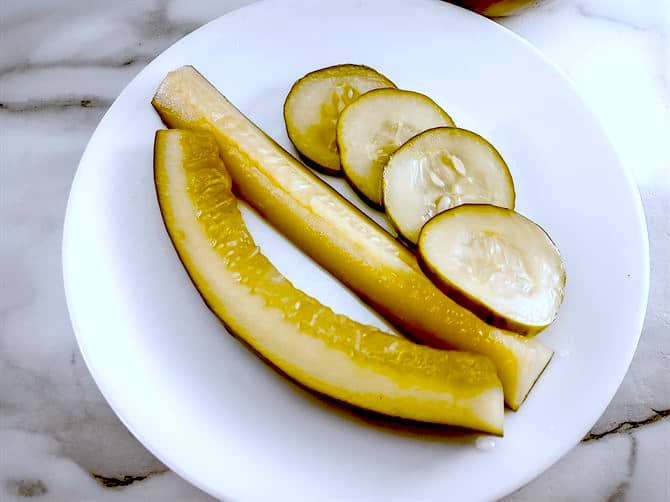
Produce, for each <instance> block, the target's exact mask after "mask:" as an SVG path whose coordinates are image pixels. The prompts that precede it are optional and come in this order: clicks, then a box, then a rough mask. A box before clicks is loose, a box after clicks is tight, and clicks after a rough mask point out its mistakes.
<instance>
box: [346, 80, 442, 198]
mask: <svg viewBox="0 0 670 502" xmlns="http://www.w3.org/2000/svg"><path fill="white" fill-rule="evenodd" d="M453 125H454V122H453V121H452V120H451V117H449V115H447V112H445V111H444V110H443V109H442V108H440V107H439V106H438V105H437V104H436V103H435V102H434V101H433V100H432V99H430V98H429V97H427V96H424V95H423V94H419V93H418V92H412V91H402V90H400V89H378V90H375V91H370V92H368V93H366V94H364V95H363V96H361V97H360V98H358V99H357V100H356V101H354V102H353V103H352V104H350V105H349V106H347V107H346V108H345V109H344V110H343V111H342V113H341V114H340V119H339V120H338V122H337V146H338V149H339V151H340V161H341V163H342V170H343V172H344V175H345V176H346V177H347V179H348V180H349V182H350V183H351V185H352V187H353V188H354V189H355V190H356V191H357V192H358V193H359V195H360V196H361V198H363V199H364V200H365V201H366V202H367V203H368V204H370V205H371V206H372V207H375V208H377V209H379V208H381V207H382V172H383V169H384V166H385V165H386V162H387V161H388V159H389V156H390V155H391V154H392V153H393V152H395V151H396V149H397V148H398V147H399V146H400V145H402V144H403V143H404V142H405V141H407V140H408V139H410V138H411V137H412V136H415V135H416V134H418V133H420V132H422V131H425V130H426V129H431V128H433V127H439V126H453Z"/></svg>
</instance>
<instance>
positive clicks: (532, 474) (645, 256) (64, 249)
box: [61, 0, 651, 500]
mask: <svg viewBox="0 0 670 502" xmlns="http://www.w3.org/2000/svg"><path fill="white" fill-rule="evenodd" d="M367 1H376V0H367ZM422 1H423V2H424V3H426V4H428V3H432V4H440V5H441V6H442V7H443V8H445V9H456V10H458V11H462V12H463V13H465V14H466V15H469V16H474V17H477V18H480V21H483V22H484V23H487V24H488V25H489V26H492V29H497V30H498V31H500V32H501V33H503V34H504V35H505V36H508V37H511V38H513V39H515V40H516V42H517V43H520V44H521V45H523V46H524V47H525V49H527V50H530V51H531V52H532V53H534V55H535V56H536V57H537V58H538V59H539V60H541V61H542V62H543V63H544V64H545V65H546V66H548V67H549V68H550V69H551V70H552V71H554V72H555V73H556V75H557V77H559V78H560V79H561V80H562V81H563V83H564V84H566V85H567V87H568V88H569V89H570V91H571V93H572V94H573V95H574V97H575V98H576V99H577V101H578V102H579V103H580V105H581V106H582V107H583V108H584V110H585V111H586V112H587V113H588V115H589V116H590V117H591V118H592V119H593V121H594V125H595V127H596V128H597V131H598V133H599V134H600V135H601V137H602V139H603V141H604V142H605V143H606V145H607V146H608V147H609V148H610V150H611V152H612V153H613V155H614V156H615V158H616V159H617V163H618V168H620V170H621V172H622V173H623V175H624V178H625V181H626V185H627V188H628V191H629V193H630V194H631V196H632V201H631V202H632V203H633V205H634V209H635V218H634V219H635V220H636V221H637V225H638V228H639V229H640V232H641V242H640V243H639V244H641V252H642V253H641V258H642V262H641V263H639V266H640V268H641V270H642V272H643V274H642V277H641V298H640V300H639V303H638V304H637V305H636V310H637V312H636V315H635V316H632V317H634V318H635V323H634V324H635V325H636V326H637V328H636V330H635V333H634V343H633V344H632V345H633V350H632V351H630V353H629V354H628V355H627V357H626V360H625V361H621V362H622V363H623V362H625V365H623V364H622V365H621V368H622V370H621V374H620V375H617V377H616V379H612V381H613V382H614V381H616V382H617V383H616V386H614V385H613V386H612V390H611V392H610V393H609V395H608V396H606V397H607V399H606V401H605V403H606V404H605V405H604V407H603V408H602V409H601V410H600V411H598V412H597V414H596V413H591V414H590V415H591V417H590V418H589V420H588V423H590V425H588V426H587V427H585V428H584V430H580V431H578V432H576V433H575V434H574V435H573V437H574V439H573V441H571V442H569V443H568V442H566V444H565V445H564V446H563V447H561V448H559V449H558V451H557V453H556V454H555V455H552V456H551V457H550V459H549V461H548V463H547V464H546V465H541V466H537V465H535V466H533V467H532V468H528V469H527V470H526V475H525V476H519V477H518V478H516V479H514V481H513V482H506V483H499V484H498V487H497V489H494V490H492V492H494V493H493V494H494V497H495V499H499V498H502V497H504V496H506V495H509V494H511V493H513V492H514V491H516V490H518V489H520V488H522V487H523V486H525V485H527V484H528V483H530V482H531V481H533V480H534V479H535V478H537V477H538V476H540V475H541V474H542V473H543V472H545V471H546V470H548V469H549V468H550V467H552V466H553V465H554V464H556V463H557V462H558V461H559V460H560V459H561V458H563V457H564V456H565V455H566V454H567V453H568V452H569V451H570V450H572V449H573V448H574V447H575V446H576V445H577V444H578V443H579V442H580V441H581V439H582V438H583V437H584V436H585V435H586V434H587V433H588V431H589V430H590V429H591V428H592V427H593V425H595V423H596V422H597V420H598V419H599V418H600V417H601V416H602V414H603V413H604V412H605V411H606V409H607V407H608V406H609V404H610V403H611V401H612V399H613V398H614V396H615V394H616V392H617V391H618V389H619V388H620V386H621V383H622V382H623V379H624V378H625V376H626V374H627V373H628V369H629V368H630V364H631V362H632V360H633V357H634V355H635V353H636V352H637V347H638V344H639V340H640V337H641V334H642V329H643V325H644V320H645V318H646V313H647V308H648V299H649V290H650V273H651V270H650V254H649V253H650V251H649V234H648V228H647V222H646V215H645V212H644V206H643V204H642V198H641V195H640V190H639V187H638V185H637V183H636V182H635V178H634V176H633V173H632V170H631V169H630V168H629V166H628V165H626V164H625V163H624V162H622V161H621V157H620V155H619V152H618V151H617V149H616V148H615V146H614V144H613V143H612V142H611V140H610V137H609V135H608V134H607V132H606V130H605V128H604V127H603V125H602V121H601V120H600V118H599V117H598V116H597V115H596V114H595V113H594V112H593V111H592V109H591V106H589V104H588V103H587V102H586V100H585V99H584V98H583V97H582V95H581V93H579V92H578V90H577V88H576V86H575V84H574V83H573V82H572V80H571V79H570V78H569V77H568V76H567V75H566V73H565V72H564V71H563V70H562V69H561V68H559V67H558V66H557V65H556V64H555V63H553V62H552V61H551V60H550V59H549V58H548V57H547V56H546V55H544V54H543V53H542V52H541V51H540V50H539V49H538V48H537V47H535V46H534V45H533V44H532V43H530V42H529V41H528V40H526V39H524V38H523V37H522V36H520V35H518V34H517V33H515V32H514V31H512V30H511V29H509V28H507V27H505V26H503V25H501V24H499V23H496V22H495V21H493V20H491V19H488V18H486V17H484V16H480V15H479V14H476V13H474V12H471V11H469V10H467V9H464V8H462V7H460V6H457V5H454V4H451V3H447V2H444V1H440V0H422ZM272 3H279V0H260V1H256V2H253V3H251V4H247V5H244V6H241V7H238V8H235V9H233V10H230V11H228V12H226V13H224V14H222V15H221V16H217V17H216V18H213V19H211V20H210V21H208V22H207V23H205V24H203V25H202V26H200V27H198V28H197V29H195V30H194V31H192V32H190V33H189V34H187V35H185V36H184V37H182V38H180V39H179V40H176V41H175V42H174V43H173V44H171V45H170V46H168V47H166V48H165V49H163V50H162V51H161V52H160V53H159V54H158V55H157V56H156V57H155V58H154V59H152V61H151V62H149V63H148V64H147V65H146V66H145V67H144V68H142V70H140V72H138V73H137V74H136V75H135V76H134V77H133V78H132V79H131V80H130V81H129V82H128V83H127V84H126V85H125V86H124V88H123V89H122V90H121V92H120V93H119V95H118V96H117V97H116V98H115V99H114V101H113V103H112V104H111V105H110V107H109V108H108V109H107V110H106V111H105V113H104V114H103V116H102V117H101V118H100V120H99V122H98V124H97V125H96V127H95V129H94V130H93V132H92V134H91V136H90V137H89V140H88V142H87V144H86V147H85V149H84V151H83V152H82V155H81V158H80V161H79V163H78V165H77V169H76V172H75V174H74V177H73V179H72V184H71V186H70V191H69V194H68V200H67V205H66V209H65V217H64V222H63V235H62V243H61V265H62V274H63V285H64V292H65V300H66V306H67V311H68V317H69V319H70V323H71V326H72V330H73V332H74V334H75V339H76V341H77V346H78V348H79V351H80V353H81V355H82V358H83V360H84V362H85V364H86V367H87V369H88V371H89V372H90V374H91V377H92V378H93V380H94V382H95V384H96V386H97V388H98V389H99V391H100V393H101V394H102V396H103V397H104V398H105V401H107V403H108V404H109V406H110V407H111V409H112V410H113V411H114V414H115V415H116V416H117V417H118V418H119V420H120V421H121V423H123V425H124V426H125V427H126V428H127V429H128V431H129V432H130V433H131V434H132V435H133V436H134V437H135V438H136V439H137V440H138V441H139V442H140V443H141V444H142V446H143V447H144V448H146V449H147V450H148V451H149V452H150V453H151V454H152V455H154V456H155V457H156V458H157V459H158V460H159V461H161V462H162V463H164V464H165V465H166V466H167V467H168V468H169V469H170V470H171V471H173V472H174V473H175V474H177V475H178V476H179V477H181V478H183V479H184V480H185V481H187V482H188V483H190V484H192V485H193V486H195V487H197V488H198V489H200V490H202V491H203V492H205V493H207V494H209V495H211V496H213V497H216V498H220V499H224V500H230V499H231V498H230V497H229V496H228V495H227V494H225V493H223V492H222V491H221V490H220V489H219V488H218V487H216V486H212V485H211V484H210V483H208V482H206V481H203V480H201V479H198V476H197V475H196V474H192V473H187V472H185V471H184V470H182V469H181V468H180V466H179V465H178V463H177V462H176V461H173V459H172V458H170V457H169V455H167V454H163V453H162V452H161V449H160V447H159V446H157V445H156V444H154V443H153V442H152V441H150V440H148V438H147V437H146V436H145V435H143V434H142V433H141V432H140V431H139V430H138V429H136V428H135V427H134V426H133V425H132V424H131V419H129V418H128V417H127V416H126V414H124V413H123V412H121V411H120V410H121V409H122V408H123V406H120V405H119V403H118V401H117V400H116V399H115V398H113V397H112V393H111V392H110V391H109V389H108V388H107V387H106V386H104V385H102V384H101V382H102V378H101V377H100V376H99V374H98V370H97V369H96V366H95V365H94V364H93V363H92V360H91V357H90V354H89V353H88V352H87V350H86V348H85V346H86V342H85V338H86V337H85V335H84V334H83V333H82V331H83V330H82V329H81V328H80V327H79V323H78V320H77V316H76V315H75V311H76V310H77V309H76V307H75V306H74V300H73V299H72V297H73V294H72V292H71V289H70V288H71V287H72V282H71V279H69V278H70V277H71V272H70V269H69V265H68V263H72V262H73V260H71V259H70V258H69V257H70V255H71V253H72V251H71V249H72V246H71V245H70V244H69V242H70V241H71V239H72V238H71V237H70V234H71V233H72V232H73V230H72V229H71V228H72V224H71V223H69V222H70V220H71V218H72V216H71V213H72V205H73V202H72V201H73V200H74V199H75V198H76V191H77V186H78V184H79V180H80V178H81V176H80V173H81V171H82V170H83V169H82V166H83V164H84V161H85V160H86V157H87V155H90V154H89V149H90V148H91V143H92V142H93V139H94V138H95V136H96V135H97V134H98V131H99V129H100V127H101V125H102V124H103V123H104V122H105V118H106V117H107V115H108V114H109V113H110V111H111V110H112V109H113V107H114V105H115V104H116V103H117V102H118V101H119V100H120V99H121V98H123V97H124V95H125V94H126V92H127V91H128V89H129V87H131V86H132V84H133V83H134V82H135V81H136V80H137V79H138V78H140V77H141V76H142V75H143V74H144V73H145V72H146V71H147V70H148V68H149V67H150V66H151V65H152V64H153V63H154V62H155V61H156V60H157V59H159V58H160V57H161V56H163V55H164V54H165V53H166V52H167V51H169V50H171V49H173V48H174V47H175V46H177V45H179V44H181V43H182V42H183V41H184V40H186V39H188V38H190V37H194V36H197V34H199V33H200V32H201V31H203V30H205V29H207V28H208V27H209V26H210V25H211V24H213V23H216V22H218V21H219V20H221V19H222V18H225V17H226V16H230V15H231V14H233V13H237V12H240V11H244V10H252V9H258V8H262V7H259V6H262V5H264V4H272ZM288 5H289V6H291V4H288ZM632 338H633V336H632V335H631V342H633V339H632Z"/></svg>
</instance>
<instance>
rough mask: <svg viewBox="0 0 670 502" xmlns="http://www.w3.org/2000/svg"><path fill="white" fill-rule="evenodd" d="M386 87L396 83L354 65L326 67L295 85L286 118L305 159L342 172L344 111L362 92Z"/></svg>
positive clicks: (286, 105)
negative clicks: (339, 134)
mask: <svg viewBox="0 0 670 502" xmlns="http://www.w3.org/2000/svg"><path fill="white" fill-rule="evenodd" d="M383 87H395V85H394V84H393V82H391V81H390V80H389V79H388V78H386V77H385V76H384V75H382V74H381V73H379V72H378V71H376V70H373V69H372V68H369V67H367V66H361V65H354V64H342V65H337V66H330V67H328V68H322V69H320V70H316V71H313V72H311V73H308V74H307V75H305V76H304V77H302V78H301V79H300V80H298V81H297V82H296V83H295V84H293V87H291V90H290V91H289V93H288V95H287V96H286V101H285V102H284V121H285V122H286V132H287V133H288V137H289V139H290V140H291V142H292V143H293V146H295V148H296V150H298V152H300V155H301V156H302V157H303V159H304V160H306V161H307V162H308V163H309V164H310V165H311V166H312V167H314V168H316V169H319V170H321V171H323V172H325V173H326V174H339V173H340V155H339V154H338V152H337V144H336V141H335V128H336V125H337V119H338V117H339V116H340V112H341V111H342V110H343V109H344V107H345V106H347V105H348V104H349V103H351V102H352V101H354V100H355V99H356V98H358V96H360V95H361V94H364V93H366V92H368V91H371V90H373V89H379V88H383Z"/></svg>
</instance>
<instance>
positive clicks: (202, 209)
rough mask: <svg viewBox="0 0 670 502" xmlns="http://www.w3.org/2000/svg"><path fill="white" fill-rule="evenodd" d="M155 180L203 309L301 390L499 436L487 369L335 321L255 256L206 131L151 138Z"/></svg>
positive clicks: (499, 399)
mask: <svg viewBox="0 0 670 502" xmlns="http://www.w3.org/2000/svg"><path fill="white" fill-rule="evenodd" d="M154 152H155V160H154V175H155V181H156V192H157V194H158V201H159V205H160V209H161V213H162V215H163V219H164V221H165V226H166V227H167V230H168V233H169V234H170V238H171V239H172V242H173V243H174V246H175V248H176V250H177V253H178V254H179V257H180V258H181V261H182V263H183V264H184V266H185V267H186V270H187V271H188V273H189V275H190V276H191V278H192V280H193V283H194V284H195V286H196V288H198V291H200V293H201V294H202V297H203V298H204V300H205V302H206V303H207V305H208V306H209V307H210V308H211V309H212V311H213V312H214V313H215V314H216V315H217V316H218V317H219V318H220V319H221V320H222V321H223V322H224V324H225V325H226V326H228V328H229V330H230V331H232V332H233V333H234V334H235V335H236V336H237V337H239V338H241V339H242V340H244V341H245V342H246V343H248V344H249V345H250V346H251V347H252V348H253V349H254V350H255V351H257V352H258V353H259V354H260V355H261V356H262V357H263V358H265V359H266V360H267V361H269V362H270V363H272V364H273V365H274V366H276V367H277V368H279V369H280V370H281V371H283V372H284V373H285V374H287V375H288V376H289V377H291V378H292V379H294V380H296V381H297V382H299V383H300V384H302V385H304V386H305V387H308V388H311V389H313V390H315V391H317V392H319V393H322V394H325V395H328V396H330V397H333V398H335V399H337V400H340V401H343V402H346V403H349V404H351V405H354V406H357V407H360V408H365V409H369V410H372V411H376V412H379V413H383V414H386V415H391V416H396V417H401V418H406V419H411V420H420V421H427V422H434V423H441V424H450V425H458V426H462V427H469V428H472V429H478V430H482V431H486V432H491V433H493V434H502V430H503V429H502V428H503V415H504V404H503V393H502V387H501V385H500V380H499V379H498V376H497V374H496V369H495V366H494V365H493V363H492V362H491V360H490V359H489V358H487V357H485V356H482V355H479V354H472V353H467V352H455V351H444V350H437V349H432V348H430V347H426V346H423V345H417V344H415V343H412V342H410V341H408V340H404V339H402V338H400V337H397V336H394V335H389V334H387V333H384V332H383V331H380V330H379V329H377V328H374V327H372V326H366V325H363V324H360V323H357V322H355V321H352V320H351V319H349V318H348V317H345V316H343V315H339V314H336V313H335V312H333V311H332V310H331V309H329V308H328V307H325V306H324V305H322V304H320V303H319V302H318V301H317V300H315V299H314V298H312V297H310V296H308V295H307V294H305V293H303V292H302V291H300V290H298V289H296V288H295V287H294V286H293V285H292V284H291V283H290V282H289V281H288V280H287V279H286V278H284V277H283V276H282V275H281V274H280V273H279V271H278V270H277V269H276V268H275V267H274V266H273V265H272V263H270V261H269V260H268V259H267V258H266V257H265V256H263V254H262V253H260V251H259V248H258V247H257V246H256V244H255V243H254V240H253V238H252V237H251V235H250V234H249V232H248V230H247V228H246V226H245V224H244V221H243V220H242V215H241V214H240V211H239V209H238V208H237V203H236V202H237V201H236V199H235V196H234V195H233V193H232V192H231V180H230V177H229V175H228V173H227V172H226V170H225V168H224V166H223V163H222V162H221V159H220V158H219V155H218V146H217V144H216V140H215V139H214V137H213V136H212V135H211V134H209V133H203V132H192V131H181V130H170V131H158V132H157V134H156V141H155V150H154Z"/></svg>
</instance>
